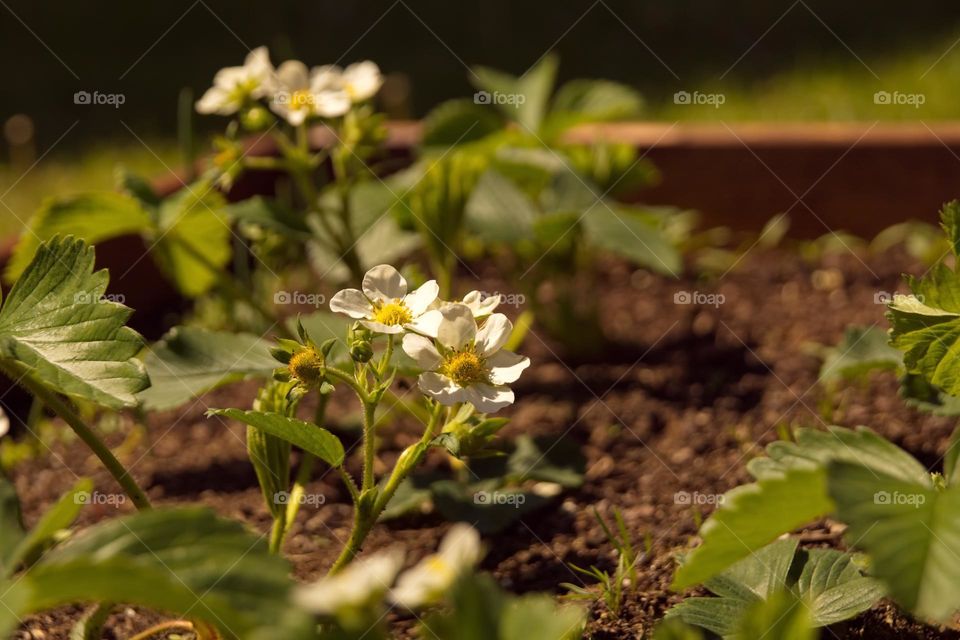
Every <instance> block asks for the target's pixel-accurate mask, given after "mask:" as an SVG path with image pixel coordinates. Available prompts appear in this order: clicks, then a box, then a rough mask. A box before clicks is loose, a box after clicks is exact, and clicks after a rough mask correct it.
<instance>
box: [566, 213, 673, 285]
mask: <svg viewBox="0 0 960 640" xmlns="http://www.w3.org/2000/svg"><path fill="white" fill-rule="evenodd" d="M582 224H583V228H584V231H585V233H586V236H587V238H588V239H589V240H590V242H592V243H593V244H594V245H595V246H597V247H599V248H601V249H604V250H606V251H610V252H611V253H615V254H617V255H619V256H622V257H624V258H627V259H629V260H631V261H633V262H635V263H637V264H638V265H641V266H644V267H647V268H649V269H652V270H653V271H656V272H658V273H663V274H665V275H672V276H676V275H677V274H678V273H679V272H680V271H681V269H682V268H683V260H682V258H681V256H680V252H679V251H677V249H676V247H674V246H673V244H672V243H671V242H670V241H669V239H668V238H667V236H666V235H665V234H664V233H663V231H662V230H661V229H660V227H659V226H657V225H654V224H650V223H649V222H647V221H645V220H643V219H642V218H640V217H637V216H636V215H634V214H633V212H632V211H631V210H630V209H628V208H625V207H622V206H619V205H612V204H608V203H606V202H598V203H595V204H594V205H593V206H592V207H591V208H590V209H589V210H587V212H586V213H585V214H584V216H583V221H582Z"/></svg>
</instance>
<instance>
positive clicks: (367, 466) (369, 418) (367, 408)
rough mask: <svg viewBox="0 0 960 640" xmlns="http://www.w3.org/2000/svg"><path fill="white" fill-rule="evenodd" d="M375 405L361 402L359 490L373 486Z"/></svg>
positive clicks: (375, 437) (375, 440) (375, 446)
mask: <svg viewBox="0 0 960 640" xmlns="http://www.w3.org/2000/svg"><path fill="white" fill-rule="evenodd" d="M376 414H377V405H376V404H374V403H373V402H364V403H363V484H362V485H360V486H361V491H369V490H370V489H372V488H373V483H374V477H373V460H374V457H375V456H376V453H377V434H376V424H375V423H376Z"/></svg>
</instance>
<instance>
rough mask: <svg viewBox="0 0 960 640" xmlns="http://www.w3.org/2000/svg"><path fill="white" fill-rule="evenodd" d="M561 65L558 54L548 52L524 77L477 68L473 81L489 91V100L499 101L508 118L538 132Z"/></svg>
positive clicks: (501, 109)
mask: <svg viewBox="0 0 960 640" xmlns="http://www.w3.org/2000/svg"><path fill="white" fill-rule="evenodd" d="M558 65H559V61H558V59H557V57H556V56H555V55H552V54H548V55H546V56H544V57H543V58H542V59H541V60H540V61H539V62H537V64H535V65H534V66H533V67H532V68H530V69H529V70H528V71H527V72H526V73H525V74H524V75H523V76H521V77H515V76H512V75H510V74H508V73H504V72H502V71H496V70H493V69H488V68H486V67H475V68H474V69H473V73H472V74H471V80H472V81H473V83H474V84H475V86H476V87H477V88H478V89H480V90H481V91H486V92H487V94H488V95H489V99H488V102H491V103H493V104H495V105H496V107H497V108H498V109H500V112H501V113H502V114H503V115H504V116H505V117H506V118H508V119H510V120H514V121H516V122H518V123H520V125H521V127H523V128H524V129H526V130H528V131H530V132H533V133H536V132H537V131H538V130H539V129H540V124H541V122H543V118H544V115H545V114H546V111H547V104H548V102H549V101H550V94H551V92H552V91H553V83H554V80H555V79H556V76H557V66H558Z"/></svg>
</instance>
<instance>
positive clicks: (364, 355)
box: [350, 340, 373, 363]
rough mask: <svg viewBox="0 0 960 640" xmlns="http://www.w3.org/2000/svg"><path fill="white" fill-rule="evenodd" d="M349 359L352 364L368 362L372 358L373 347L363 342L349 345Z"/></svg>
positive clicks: (358, 341)
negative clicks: (351, 359)
mask: <svg viewBox="0 0 960 640" xmlns="http://www.w3.org/2000/svg"><path fill="white" fill-rule="evenodd" d="M350 357H351V358H353V360H354V362H360V363H364V362H370V358H372V357H373V346H372V345H371V344H370V343H369V342H366V341H365V340H356V341H354V342H351V343H350Z"/></svg>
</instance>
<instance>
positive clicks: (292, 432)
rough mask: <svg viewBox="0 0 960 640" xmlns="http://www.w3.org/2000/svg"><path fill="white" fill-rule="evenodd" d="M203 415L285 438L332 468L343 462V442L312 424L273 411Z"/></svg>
mask: <svg viewBox="0 0 960 640" xmlns="http://www.w3.org/2000/svg"><path fill="white" fill-rule="evenodd" d="M207 415H208V416H211V415H217V416H225V417H227V418H233V419H234V420H239V421H240V422H243V423H244V424H247V425H249V426H251V427H254V428H256V429H260V430H261V431H264V432H266V433H269V434H270V435H272V436H276V437H278V438H281V439H282V440H286V441H287V442H290V443H291V444H294V445H296V446H298V447H300V448H301V449H303V450H304V451H308V452H310V453H312V454H313V455H315V456H317V457H318V458H320V459H321V460H323V461H324V462H326V463H327V464H329V465H330V466H332V467H339V466H341V465H343V458H344V451H343V444H342V443H341V442H340V440H339V438H337V437H336V436H335V435H333V434H332V433H330V432H329V431H327V430H326V429H324V428H323V427H318V426H317V425H315V424H310V423H309V422H304V421H303V420H298V419H296V418H288V417H287V416H282V415H280V414H277V413H267V412H260V411H242V410H240V409H211V410H210V411H207Z"/></svg>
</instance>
